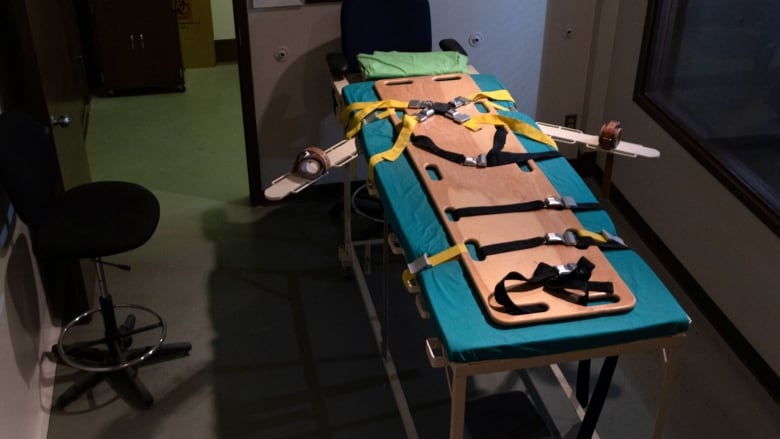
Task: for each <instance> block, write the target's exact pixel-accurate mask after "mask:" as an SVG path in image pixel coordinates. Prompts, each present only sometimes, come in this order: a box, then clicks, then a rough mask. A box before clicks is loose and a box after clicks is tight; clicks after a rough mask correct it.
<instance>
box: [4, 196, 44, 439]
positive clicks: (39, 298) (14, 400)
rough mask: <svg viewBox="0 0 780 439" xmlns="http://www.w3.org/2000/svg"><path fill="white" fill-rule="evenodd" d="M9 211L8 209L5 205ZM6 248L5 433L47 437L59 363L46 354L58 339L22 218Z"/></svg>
mask: <svg viewBox="0 0 780 439" xmlns="http://www.w3.org/2000/svg"><path fill="white" fill-rule="evenodd" d="M3 214H4V215H5V209H3ZM13 229H15V230H13V232H12V233H11V234H10V235H9V236H8V240H7V242H6V246H4V247H3V248H2V249H0V283H2V285H3V289H2V291H1V292H0V346H1V347H2V348H0V394H2V395H3V398H5V399H6V401H5V403H4V404H3V409H2V410H0V437H3V438H40V439H45V438H46V435H47V432H48V427H49V413H48V408H49V407H50V405H51V392H52V388H53V385H54V373H55V365H54V363H52V362H50V361H48V360H46V359H45V358H44V357H43V352H45V351H47V350H48V349H49V348H50V347H51V345H52V343H54V342H56V340H57V336H58V334H59V328H58V327H57V326H55V325H54V324H53V323H52V319H51V316H50V314H49V311H48V304H47V301H46V297H45V295H44V294H43V287H42V285H41V280H40V276H39V275H38V269H37V266H36V264H35V262H34V257H33V256H32V246H31V243H30V238H29V236H28V233H27V228H26V227H25V226H24V224H21V223H20V222H19V221H18V220H17V221H16V225H15V227H13Z"/></svg>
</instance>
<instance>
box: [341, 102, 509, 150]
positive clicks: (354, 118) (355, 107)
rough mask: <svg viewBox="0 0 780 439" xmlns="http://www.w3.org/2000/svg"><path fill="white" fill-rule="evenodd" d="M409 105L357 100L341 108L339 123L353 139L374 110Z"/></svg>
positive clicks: (494, 105)
mask: <svg viewBox="0 0 780 439" xmlns="http://www.w3.org/2000/svg"><path fill="white" fill-rule="evenodd" d="M467 99H469V100H470V101H479V100H484V99H489V100H493V101H510V102H512V103H514V102H515V100H514V98H513V97H512V95H511V94H510V93H509V91H507V90H494V91H485V92H479V93H475V94H473V95H471V96H469V97H467ZM486 104H489V105H491V106H493V107H495V108H498V109H499V110H504V111H509V109H508V108H505V107H503V106H501V105H498V104H496V103H493V102H489V101H488V102H486ZM408 107H409V102H405V101H398V100H395V99H385V100H381V101H374V102H355V103H352V104H349V105H347V106H346V107H345V108H344V109H343V110H341V114H339V123H340V124H341V125H342V126H345V127H346V128H345V133H346V134H345V135H346V137H347V139H351V138H353V137H355V136H356V135H357V132H358V131H360V126H361V122H363V119H365V118H366V117H367V116H368V115H369V114H371V113H373V112H374V111H376V110H379V109H391V108H392V109H396V110H403V109H406V108H408Z"/></svg>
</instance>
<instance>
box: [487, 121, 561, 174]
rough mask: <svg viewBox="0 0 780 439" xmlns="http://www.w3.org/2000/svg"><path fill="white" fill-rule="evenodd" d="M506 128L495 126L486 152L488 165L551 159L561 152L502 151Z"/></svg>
mask: <svg viewBox="0 0 780 439" xmlns="http://www.w3.org/2000/svg"><path fill="white" fill-rule="evenodd" d="M507 133H508V131H507V129H506V128H505V127H502V126H497V127H496V133H495V134H494V135H493V148H492V149H491V150H490V152H489V153H487V165H488V166H501V165H508V164H513V163H514V164H520V163H526V162H528V160H544V159H553V158H557V157H560V156H561V153H560V152H558V151H555V150H551V151H541V152H504V151H503V149H504V145H505V144H506V136H507Z"/></svg>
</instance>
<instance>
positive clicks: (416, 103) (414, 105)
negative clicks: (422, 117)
mask: <svg viewBox="0 0 780 439" xmlns="http://www.w3.org/2000/svg"><path fill="white" fill-rule="evenodd" d="M422 103H423V101H422V100H420V99H412V100H410V101H409V103H408V104H406V108H410V109H412V110H416V109H418V108H423V106H422Z"/></svg>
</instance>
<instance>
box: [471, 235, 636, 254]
mask: <svg viewBox="0 0 780 439" xmlns="http://www.w3.org/2000/svg"><path fill="white" fill-rule="evenodd" d="M572 230H573V229H570V230H568V231H567V232H566V233H569V232H571V234H570V236H571V237H572V238H571V239H572V240H574V242H573V243H570V244H568V245H572V246H573V247H576V248H578V249H580V250H584V249H586V248H588V247H590V246H596V247H598V248H600V249H602V250H624V249H627V248H628V246H626V245H625V244H621V243H620V242H616V241H607V242H600V241H596V240H595V239H593V238H591V237H589V236H580V235H578V234H577V233H576V231H572ZM545 244H547V245H567V244H566V243H565V242H558V241H549V240H548V239H547V238H546V237H544V236H538V237H534V238H528V239H518V240H515V241H507V242H499V243H496V244H488V245H483V246H478V247H477V248H476V252H477V256H479V258H480V259H485V258H486V257H488V256H490V255H496V254H499V253H507V252H513V251H517V250H525V249H529V248H534V247H539V246H540V245H545Z"/></svg>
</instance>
